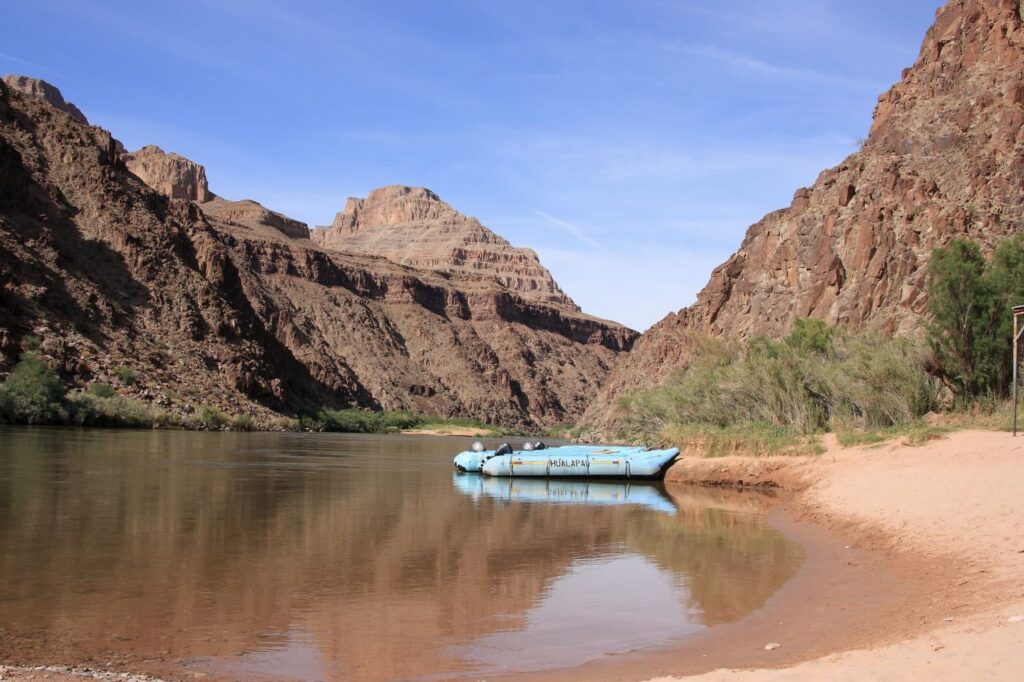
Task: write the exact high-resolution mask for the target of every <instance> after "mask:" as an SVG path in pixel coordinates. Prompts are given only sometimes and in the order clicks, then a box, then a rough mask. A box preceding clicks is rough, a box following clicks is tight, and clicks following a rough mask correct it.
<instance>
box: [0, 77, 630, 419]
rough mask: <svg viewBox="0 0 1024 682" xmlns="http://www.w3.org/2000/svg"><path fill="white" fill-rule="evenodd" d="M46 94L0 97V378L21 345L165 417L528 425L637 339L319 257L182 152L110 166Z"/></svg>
mask: <svg viewBox="0 0 1024 682" xmlns="http://www.w3.org/2000/svg"><path fill="white" fill-rule="evenodd" d="M54 90H55V89H54ZM47 92H50V91H49V90H48V89H46V88H44V89H40V90H38V91H35V92H31V91H30V92H28V93H27V94H23V93H21V92H20V91H15V90H14V89H12V88H11V87H9V86H7V85H3V84H0V371H2V370H9V369H10V367H11V366H12V364H13V363H14V361H15V360H16V357H17V354H18V343H19V341H20V339H21V338H22V337H23V336H24V335H26V334H35V335H38V336H40V337H41V338H42V350H43V352H44V353H45V355H46V356H47V357H48V358H49V359H50V361H51V362H52V363H53V364H54V365H55V366H56V367H58V368H59V370H60V372H61V374H62V375H63V376H64V378H65V379H66V380H68V381H71V382H75V383H78V384H85V383H87V382H89V381H93V380H100V381H105V382H108V383H112V384H114V385H115V386H118V388H119V390H120V391H122V392H132V393H134V395H135V396H136V397H138V398H140V399H142V400H146V401H149V402H151V403H154V404H157V405H161V406H163V407H165V408H166V409H168V410H170V411H172V412H175V411H177V412H184V413H187V412H189V411H190V410H195V409H197V408H198V407H199V406H200V405H201V404H209V405H214V406H217V407H219V408H221V409H223V410H225V411H228V412H231V413H242V412H245V413H250V414H254V415H256V416H257V418H258V420H259V421H261V422H264V423H265V422H266V421H267V420H269V419H270V418H271V417H273V415H274V413H275V412H293V411H295V410H298V409H308V408H311V407H317V406H350V405H351V406H363V407H371V408H380V407H383V408H390V409H397V408H409V409H413V410H416V411H418V412H424V413H436V414H441V415H445V416H454V415H459V416H467V417H475V418H478V419H482V420H486V421H490V422H494V423H501V424H509V425H520V426H538V425H549V424H554V423H556V422H560V421H565V420H567V419H573V418H574V417H576V416H578V415H579V414H581V413H582V411H583V409H584V408H585V406H586V404H587V401H588V400H589V398H590V396H592V395H593V393H594V392H595V391H596V390H597V389H598V387H599V386H600V383H601V382H602V380H603V379H604V377H605V376H606V375H607V373H608V371H609V370H610V368H611V366H612V364H614V361H615V359H616V358H617V356H618V355H619V354H621V353H622V352H624V351H626V350H628V349H629V347H630V346H631V344H632V342H633V339H634V338H635V336H636V334H635V332H632V331H631V330H629V329H626V328H624V327H622V326H620V325H616V324H614V323H610V322H606V321H604V320H598V319H596V318H593V317H589V316H587V315H584V314H582V313H579V312H577V311H575V310H572V309H570V308H569V307H568V306H565V305H559V304H552V303H547V302H544V301H541V300H538V299H537V298H535V297H532V298H531V297H527V296H524V295H522V294H521V293H520V292H517V291H515V290H513V289H510V288H508V287H506V286H503V285H501V284H500V283H498V282H497V281H496V280H495V279H494V278H493V277H480V276H471V275H468V274H463V273H459V272H454V273H438V272H433V271H430V270H422V269H415V268H411V267H407V266H403V265H399V264H397V263H393V262H391V261H389V260H387V259H384V258H380V257H374V256H367V255H361V254H353V253H342V252H338V251H334V250H329V249H324V248H321V247H319V246H317V245H315V244H313V243H312V242H310V240H309V239H308V238H306V237H307V236H308V231H307V230H306V229H305V225H303V224H302V223H299V222H298V221H292V220H290V219H288V218H286V217H285V216H281V215H280V214H277V213H274V212H272V211H269V210H267V209H265V208H263V207H262V206H260V205H259V204H256V203H255V202H246V201H242V202H233V201H227V200H223V199H220V198H217V197H215V196H214V195H212V193H210V191H209V188H208V187H207V182H206V175H205V171H204V170H203V169H202V167H201V166H198V165H197V164H193V163H192V162H190V161H188V160H187V159H183V158H182V157H176V156H173V155H168V154H164V153H163V152H161V151H160V150H158V149H156V148H152V147H149V148H144V149H143V150H140V151H139V152H136V153H135V154H131V155H126V154H125V153H124V151H123V148H122V147H121V145H120V143H118V142H117V140H115V139H114V138H113V137H111V135H110V133H109V132H107V131H105V130H103V129H101V128H99V127H95V126H89V125H87V124H85V123H84V122H83V121H81V120H79V118H78V117H76V116H74V115H73V114H72V113H69V112H67V111H66V110H65V109H64V108H63V107H59V106H54V105H53V102H54V101H57V102H58V103H59V102H60V101H63V98H60V99H59V100H57V99H56V98H54V97H53V96H52V92H51V93H50V96H48V95H47V94H46V93H47ZM58 94H59V93H58ZM129 169H132V170H131V171H130V170H129ZM132 171H134V172H132ZM138 176H142V179H140V177H138ZM143 179H145V180H146V181H147V182H149V183H152V185H153V187H156V188H158V189H159V190H160V191H159V192H158V191H156V190H154V189H153V188H152V187H150V186H147V184H146V182H143ZM120 366H127V367H130V368H132V369H133V370H134V371H135V372H136V374H137V375H138V381H137V382H136V383H135V385H134V386H126V385H124V383H123V382H119V381H118V380H117V379H116V378H115V377H116V374H117V372H116V370H117V369H118V368H119V367H120Z"/></svg>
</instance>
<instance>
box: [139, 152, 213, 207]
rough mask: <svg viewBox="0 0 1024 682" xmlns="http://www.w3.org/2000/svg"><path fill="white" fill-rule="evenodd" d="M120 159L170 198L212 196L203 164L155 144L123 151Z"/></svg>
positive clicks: (205, 198) (204, 199)
mask: <svg viewBox="0 0 1024 682" xmlns="http://www.w3.org/2000/svg"><path fill="white" fill-rule="evenodd" d="M124 162H125V165H127V166H128V170H130V171H131V172H132V173H134V174H135V175H137V176H138V177H139V179H140V180H142V181H143V182H144V183H146V184H147V185H149V186H150V187H152V188H153V189H155V190H156V191H158V192H160V193H161V194H163V195H165V196H167V197H169V198H171V199H188V200H190V201H199V202H203V201H210V200H211V199H213V198H214V194H213V193H212V192H210V186H209V184H208V183H207V181H206V169H205V168H203V167H202V166H200V165H199V164H198V163H195V162H194V161H190V160H189V159H186V158H185V157H184V156H179V155H178V154H174V153H167V152H165V151H164V150H163V149H160V147H157V146H156V145H155V144H150V145H146V146H145V147H143V148H142V149H139V150H138V151H134V152H132V153H130V154H126V155H125V156H124Z"/></svg>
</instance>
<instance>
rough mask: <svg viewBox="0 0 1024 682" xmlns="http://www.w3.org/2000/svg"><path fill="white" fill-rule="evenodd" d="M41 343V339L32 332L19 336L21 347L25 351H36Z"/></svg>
mask: <svg viewBox="0 0 1024 682" xmlns="http://www.w3.org/2000/svg"><path fill="white" fill-rule="evenodd" d="M42 345H43V340H42V339H40V338H39V337H38V336H33V335H32V334H26V335H25V336H23V337H21V349H22V350H23V351H25V352H26V353H33V352H35V351H38V350H39V349H40V348H41V347H42Z"/></svg>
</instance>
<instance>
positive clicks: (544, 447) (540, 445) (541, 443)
mask: <svg viewBox="0 0 1024 682" xmlns="http://www.w3.org/2000/svg"><path fill="white" fill-rule="evenodd" d="M547 448H548V446H547V445H544V441H542V440H539V441H537V442H536V443H534V444H533V445H531V446H530V448H529V449H530V450H547Z"/></svg>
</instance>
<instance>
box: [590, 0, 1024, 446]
mask: <svg viewBox="0 0 1024 682" xmlns="http://www.w3.org/2000/svg"><path fill="white" fill-rule="evenodd" d="M1022 12H1024V3H1020V2H1018V1H1017V0H953V1H952V2H949V3H947V4H946V5H945V6H944V7H943V8H941V9H940V10H939V11H938V12H937V15H936V20H935V24H934V25H933V26H932V27H931V29H930V30H929V31H928V34H927V36H926V37H925V39H924V44H923V46H922V48H921V53H920V56H919V57H918V59H917V61H916V63H915V64H914V65H913V66H912V67H910V68H908V69H906V70H905V71H904V73H903V78H902V80H901V81H900V82H899V83H898V84H896V85H895V86H893V87H892V89H890V90H889V91H888V92H886V93H885V94H883V95H882V96H881V97H880V98H879V100H878V106H877V107H876V109H875V114H874V122H873V124H872V126H871V131H870V133H869V135H868V138H867V141H866V142H865V143H864V145H863V147H862V148H861V149H860V150H859V151H858V152H856V153H855V154H853V155H851V156H850V157H849V158H847V159H846V160H845V161H843V162H842V163H840V164H839V165H838V166H836V167H835V168H831V169H829V170H826V171H824V172H823V173H822V174H821V175H820V176H819V177H818V179H817V181H816V182H815V183H814V185H813V186H812V187H810V188H802V189H799V190H797V191H796V194H795V195H794V197H793V203H792V204H791V205H790V206H789V207H788V208H785V209H782V210H779V211H776V212H774V213H770V214H768V215H767V216H765V217H764V218H763V219H762V220H761V221H760V222H758V223H757V224H755V225H753V226H752V227H751V228H750V229H749V230H748V231H747V234H746V237H745V238H744V240H743V243H742V244H741V246H740V249H739V251H737V252H736V253H735V254H733V256H732V257H730V258H729V259H728V260H727V261H726V262H725V263H723V264H722V265H720V266H719V267H717V268H716V269H715V271H714V272H713V273H712V275H711V281H710V282H708V284H707V286H706V287H705V288H704V290H703V291H701V293H700V295H699V296H698V298H697V302H696V303H695V304H694V305H693V306H691V307H690V308H686V309H683V310H681V311H679V312H678V313H674V314H671V315H669V316H668V317H666V318H665V319H664V320H662V321H661V322H659V323H658V324H657V325H655V326H654V327H652V328H651V329H650V330H649V331H648V332H646V333H645V334H644V335H643V336H642V338H641V339H640V340H639V341H638V342H637V344H636V346H635V347H634V350H633V352H632V353H630V355H629V356H628V357H626V358H624V359H623V360H622V361H621V362H620V363H619V364H618V365H617V366H616V368H615V370H614V372H613V373H612V376H611V377H610V378H609V381H608V382H607V384H606V385H605V387H604V389H603V391H602V393H601V394H600V395H599V396H598V398H597V399H596V400H595V402H594V403H593V405H592V406H591V408H590V409H589V410H588V412H587V415H586V421H587V422H588V423H589V424H591V425H592V426H595V427H596V429H597V431H605V432H608V431H609V430H610V427H611V426H612V425H613V424H614V422H615V418H616V400H617V398H618V397H619V396H621V395H623V394H624V393H626V392H629V391H632V390H636V389H640V388H646V387H650V386H652V385H655V384H657V383H659V382H660V381H662V380H663V379H664V378H665V377H666V376H667V375H668V374H669V373H670V372H671V371H672V370H673V369H675V368H677V367H680V366H682V365H683V364H685V363H686V361H687V358H688V355H689V349H690V344H689V342H688V336H689V335H690V334H693V333H698V334H711V335H716V336H724V337H728V338H740V339H742V338H749V337H750V336H752V335H770V336H777V335H782V334H784V333H786V332H787V331H788V330H789V328H790V326H791V325H792V323H793V320H795V319H796V318H798V317H805V316H813V317H818V318H821V319H823V320H826V321H828V322H830V323H834V324H844V325H851V326H861V325H867V326H871V327H875V328H878V329H882V330H885V331H890V332H910V333H913V332H915V331H917V330H918V329H919V328H920V325H921V319H922V315H923V314H924V311H925V291H924V278H925V272H926V265H927V263H928V258H929V255H930V253H931V251H932V249H934V248H935V247H937V246H941V245H943V244H945V243H947V242H948V241H950V240H951V239H953V238H955V237H960V236H966V237H970V238H971V239H975V240H978V241H980V242H981V243H982V244H983V245H984V246H985V247H986V248H988V249H991V247H992V246H993V245H994V244H996V243H997V242H998V241H999V240H1001V239H1003V238H1005V237H1007V236H1008V235H1012V234H1015V233H1018V232H1020V231H1021V229H1022V227H1024V222H1022V219H1024V192H1022V190H1024V127H1022V126H1024V25H1022V19H1021V15H1022Z"/></svg>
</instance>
